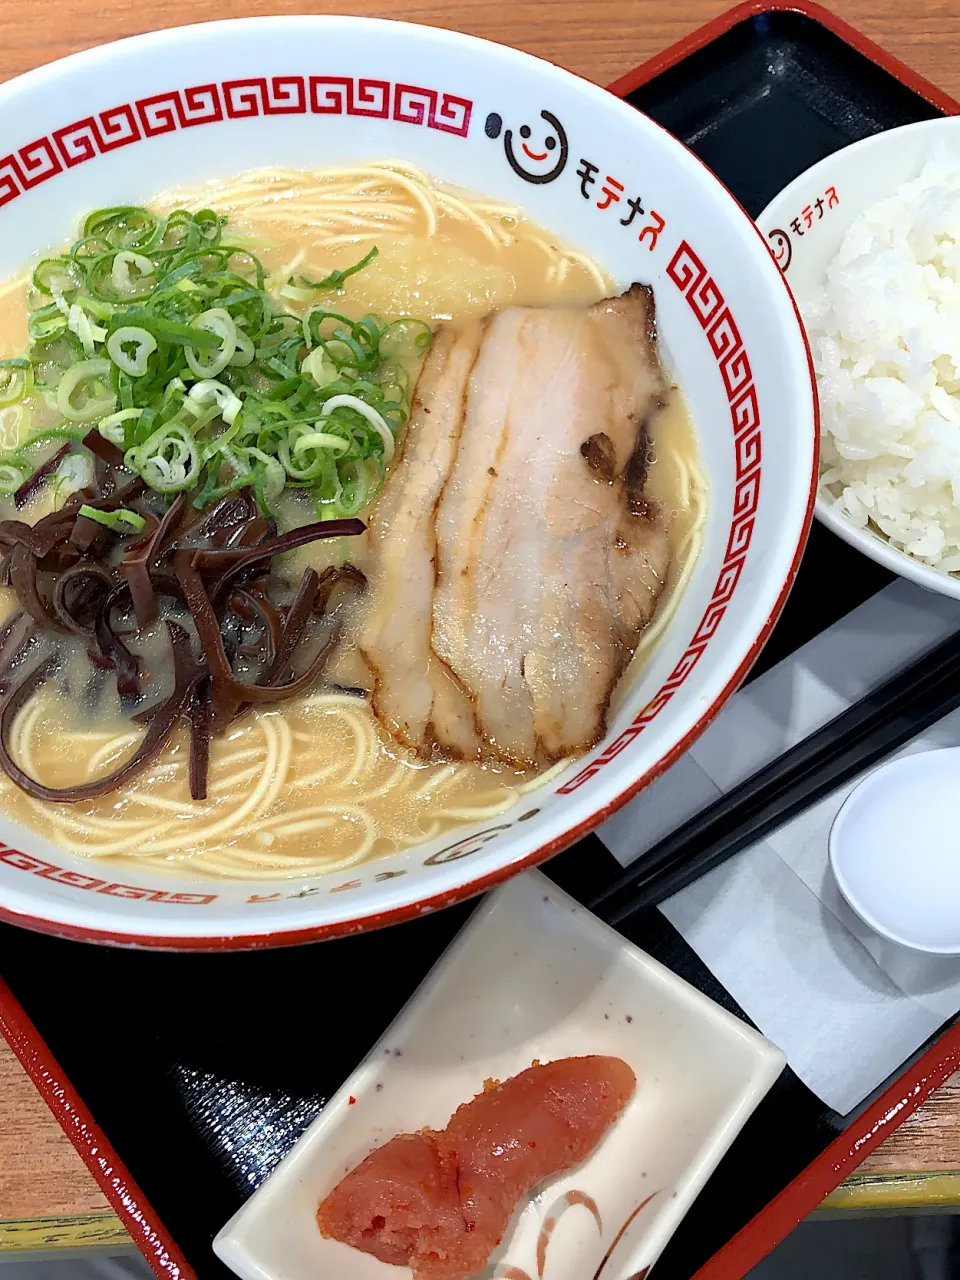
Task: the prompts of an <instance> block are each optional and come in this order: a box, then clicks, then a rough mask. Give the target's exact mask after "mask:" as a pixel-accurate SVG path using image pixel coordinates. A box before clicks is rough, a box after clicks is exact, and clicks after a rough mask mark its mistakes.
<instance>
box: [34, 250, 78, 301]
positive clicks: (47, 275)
mask: <svg viewBox="0 0 960 1280" xmlns="http://www.w3.org/2000/svg"><path fill="white" fill-rule="evenodd" d="M32 284H33V287H34V288H35V289H37V290H38V291H39V292H40V293H46V294H48V295H50V294H56V293H61V294H63V293H66V292H67V291H68V290H69V289H79V288H80V287H81V286H82V284H83V272H82V271H81V270H80V269H79V268H78V266H77V264H76V263H75V262H74V261H73V259H72V258H67V257H61V258H44V260H43V261H42V262H38V263H37V265H36V267H35V268H34V271H33V276H32Z"/></svg>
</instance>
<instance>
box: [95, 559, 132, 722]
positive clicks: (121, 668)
mask: <svg viewBox="0 0 960 1280" xmlns="http://www.w3.org/2000/svg"><path fill="white" fill-rule="evenodd" d="M129 599H130V589H129V587H128V586H127V584H126V583H122V584H121V585H120V586H119V587H115V588H114V589H113V591H111V592H110V593H109V595H107V596H106V597H105V599H104V601H103V603H102V604H101V606H100V610H99V612H98V614H97V620H96V623H95V624H94V635H95V636H96V639H97V646H98V647H99V649H100V652H101V654H102V655H103V656H104V657H105V658H111V659H112V660H113V664H114V668H115V670H116V673H117V693H118V694H119V695H120V697H121V698H136V697H138V696H139V694H140V659H139V658H138V657H137V655H136V654H135V653H131V652H130V650H129V649H128V648H127V646H126V645H125V644H124V643H123V641H122V640H121V639H120V637H119V636H118V635H117V633H116V631H114V629H113V621H112V615H113V610H114V609H115V608H116V606H117V605H119V604H121V603H124V602H129Z"/></svg>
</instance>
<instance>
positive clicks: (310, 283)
mask: <svg viewBox="0 0 960 1280" xmlns="http://www.w3.org/2000/svg"><path fill="white" fill-rule="evenodd" d="M378 252H379V250H378V249H377V246H376V245H374V246H373V248H372V249H371V250H370V252H369V253H368V254H366V255H365V256H364V257H362V258H361V259H360V261H359V262H355V263H354V264H353V266H352V267H345V268H344V269H343V270H342V271H331V272H330V274H329V275H328V276H324V278H323V279H322V280H308V279H307V277H306V276H301V277H300V283H301V284H302V285H304V286H305V287H306V288H307V289H339V288H340V286H341V285H342V284H343V282H344V280H349V278H350V277H351V276H354V275H356V274H357V272H358V271H362V270H363V268H364V267H368V266H369V265H370V263H371V262H372V261H373V260H374V258H375V257H376V256H377V253H378ZM291 283H292V282H291ZM282 292H283V290H281V293H282Z"/></svg>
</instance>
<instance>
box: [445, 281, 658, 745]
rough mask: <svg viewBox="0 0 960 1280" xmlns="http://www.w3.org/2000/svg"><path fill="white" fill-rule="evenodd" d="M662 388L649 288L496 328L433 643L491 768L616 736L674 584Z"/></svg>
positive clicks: (477, 382) (537, 312)
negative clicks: (652, 474) (657, 458)
mask: <svg viewBox="0 0 960 1280" xmlns="http://www.w3.org/2000/svg"><path fill="white" fill-rule="evenodd" d="M665 390H666V388H665V384H664V379H663V374H662V371H661V368H660V364H659V359H658V356H657V349H656V333H655V320H654V311H653V294H652V291H651V290H650V289H648V288H646V287H644V286H641V285H634V286H633V287H632V288H631V289H630V290H628V291H627V292H626V293H625V294H623V296H622V297H619V298H612V299H607V300H605V301H603V302H600V303H597V304H596V305H595V306H593V307H590V308H588V309H554V310H550V309H533V308H511V309H509V310H507V311H503V312H501V313H499V314H498V315H496V316H494V317H493V318H492V319H491V320H490V321H489V322H488V323H487V326H486V329H485V331H484V333H483V338H482V342H481V345H480V350H479V354H478V355H477V358H476V361H475V362H474V363H473V366H472V369H471V371H470V375H469V384H468V388H467V397H466V413H465V417H464V421H463V426H462V428H461V431H460V438H459V444H458V447H457V451H456V460H455V462H454V465H453V470H452V472H451V474H450V478H449V480H448V481H447V483H446V485H445V486H444V488H443V492H442V497H441V499H440V504H439V507H438V509H437V516H436V543H437V546H436V554H437V574H436V589H435V593H434V599H433V636H432V643H433V649H434V651H435V653H436V654H438V655H439V657H440V658H442V659H443V661H444V662H445V663H446V664H447V665H448V666H449V668H450V670H451V671H452V672H453V673H454V674H455V676H456V677H457V679H458V680H459V682H460V683H461V685H462V686H463V688H464V689H465V690H466V691H467V693H468V694H469V696H470V698H471V699H472V702H473V709H474V713H475V716H476V722H477V727H478V729H479V732H480V734H481V737H482V739H483V746H482V753H481V754H482V756H483V758H486V759H497V760H500V761H504V762H508V763H511V764H516V765H523V766H530V765H535V766H543V765H545V764H549V763H550V762H552V761H555V760H559V759H561V758H563V757H564V756H567V755H570V754H572V753H574V752H578V751H583V750H586V749H587V748H589V747H591V746H592V745H594V744H595V743H596V742H597V741H598V740H599V739H600V738H601V737H602V736H603V733H604V731H605V728H606V712H607V707H608V705H609V702H610V696H611V694H612V692H613V689H614V686H615V685H616V682H617V680H618V679H619V677H620V675H621V674H622V672H623V670H624V668H625V667H626V665H627V663H628V662H629V660H630V658H631V656H632V654H633V651H634V649H635V647H636V644H637V641H638V639H639V637H640V634H641V632H642V630H643V628H644V627H645V626H646V624H647V623H648V622H649V621H650V619H651V617H652V616H653V613H654V610H655V608H656V605H657V600H658V598H659V595H660V593H661V591H662V589H663V586H664V582H665V580H666V576H667V570H668V562H669V551H668V543H667V531H666V527H665V524H664V522H663V520H662V517H661V515H660V513H659V511H658V509H657V507H656V505H655V504H652V503H648V502H646V501H645V500H644V497H643V486H644V482H645V479H646V469H647V468H646V459H647V450H648V437H647V422H648V420H649V418H650V417H651V415H652V414H653V413H654V412H655V411H656V410H657V409H658V408H660V407H661V406H662V403H663V396H664V393H665Z"/></svg>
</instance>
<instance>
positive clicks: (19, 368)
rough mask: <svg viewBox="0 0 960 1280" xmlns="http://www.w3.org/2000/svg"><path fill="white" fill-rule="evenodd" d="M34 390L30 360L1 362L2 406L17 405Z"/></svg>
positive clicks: (0, 392) (0, 402)
mask: <svg viewBox="0 0 960 1280" xmlns="http://www.w3.org/2000/svg"><path fill="white" fill-rule="evenodd" d="M32 390H33V366H32V365H31V363H30V361H29V360H23V359H18V360H0V406H3V405H8V404H17V403H18V402H19V401H20V400H22V399H23V397H24V396H26V395H29V394H30V392H31V391H32Z"/></svg>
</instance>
